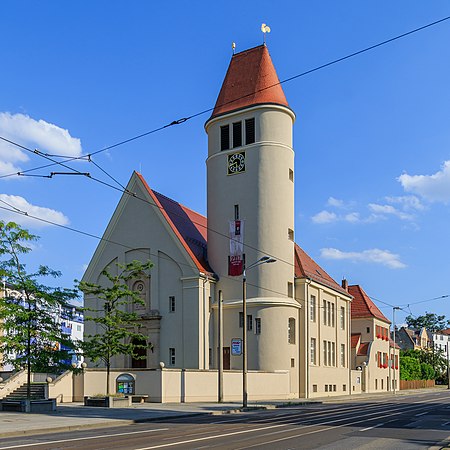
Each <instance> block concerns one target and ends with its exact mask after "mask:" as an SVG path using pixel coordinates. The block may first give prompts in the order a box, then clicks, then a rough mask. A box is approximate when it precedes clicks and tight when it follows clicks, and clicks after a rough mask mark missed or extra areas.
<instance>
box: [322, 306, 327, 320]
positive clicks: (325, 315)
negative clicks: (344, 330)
mask: <svg viewBox="0 0 450 450" xmlns="http://www.w3.org/2000/svg"><path fill="white" fill-rule="evenodd" d="M322 305H323V324H324V325H326V324H327V302H326V300H324V301H323V303H322Z"/></svg>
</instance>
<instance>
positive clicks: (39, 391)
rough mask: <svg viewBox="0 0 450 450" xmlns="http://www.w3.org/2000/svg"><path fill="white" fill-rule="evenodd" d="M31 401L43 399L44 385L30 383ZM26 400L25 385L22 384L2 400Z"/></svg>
mask: <svg viewBox="0 0 450 450" xmlns="http://www.w3.org/2000/svg"><path fill="white" fill-rule="evenodd" d="M30 388H31V400H43V399H45V388H46V383H31V386H30ZM25 398H27V383H25V384H22V386H20V387H19V388H17V389H16V390H15V391H13V392H11V393H10V394H8V395H7V396H6V397H5V398H4V399H3V400H23V399H25Z"/></svg>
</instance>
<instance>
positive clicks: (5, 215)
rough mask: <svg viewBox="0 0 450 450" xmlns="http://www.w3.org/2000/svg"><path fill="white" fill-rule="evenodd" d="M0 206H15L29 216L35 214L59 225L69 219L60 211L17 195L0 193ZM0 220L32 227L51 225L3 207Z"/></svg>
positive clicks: (67, 221) (9, 207) (64, 223)
mask: <svg viewBox="0 0 450 450" xmlns="http://www.w3.org/2000/svg"><path fill="white" fill-rule="evenodd" d="M0 206H1V207H2V208H8V209H14V208H16V209H17V210H19V211H22V212H26V213H28V214H29V215H30V216H36V217H39V218H41V219H44V220H48V221H50V222H56V223H57V224H59V225H67V224H68V223H69V219H68V218H67V217H66V216H65V215H64V214H63V213H62V212H59V211H56V210H54V209H50V208H45V207H43V206H36V205H32V204H31V203H29V202H28V201H27V200H25V199H24V198H23V197H20V196H18V195H7V194H0ZM0 220H3V221H5V222H16V223H18V224H20V225H22V226H25V227H32V228H42V227H45V226H50V225H51V224H47V223H45V222H41V221H39V220H36V219H33V218H31V217H27V216H26V215H23V214H16V213H14V212H12V211H7V210H5V209H0Z"/></svg>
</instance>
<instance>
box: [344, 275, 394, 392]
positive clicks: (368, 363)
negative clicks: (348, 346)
mask: <svg viewBox="0 0 450 450" xmlns="http://www.w3.org/2000/svg"><path fill="white" fill-rule="evenodd" d="M343 285H344V286H347V283H346V281H345V280H344V282H343ZM348 292H349V293H350V294H351V295H352V297H353V301H352V306H351V327H352V369H354V370H355V369H356V370H360V371H361V383H362V390H363V391H365V392H380V391H390V390H394V387H395V389H397V387H398V386H399V379H400V378H399V376H400V372H399V349H398V346H394V342H393V341H392V340H391V339H390V331H389V328H390V324H391V322H390V321H389V319H388V318H387V317H386V316H385V315H384V314H383V313H382V312H381V311H380V309H379V308H378V306H377V305H376V304H375V303H374V301H373V300H372V299H371V298H370V297H369V296H368V295H367V293H366V292H365V291H364V289H363V288H362V287H361V286H360V285H352V286H348Z"/></svg>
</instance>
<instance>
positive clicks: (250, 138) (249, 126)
mask: <svg viewBox="0 0 450 450" xmlns="http://www.w3.org/2000/svg"><path fill="white" fill-rule="evenodd" d="M254 142H255V119H254V118H252V119H246V120H245V144H246V145H248V144H253V143H254Z"/></svg>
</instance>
